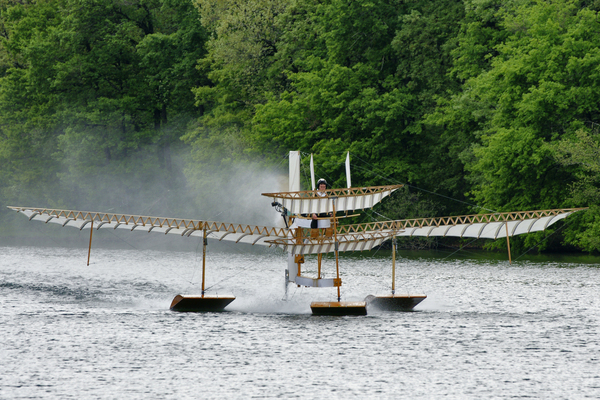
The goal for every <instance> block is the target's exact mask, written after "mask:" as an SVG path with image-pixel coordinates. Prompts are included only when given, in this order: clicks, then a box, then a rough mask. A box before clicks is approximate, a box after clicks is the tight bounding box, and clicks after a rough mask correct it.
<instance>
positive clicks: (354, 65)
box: [0, 0, 600, 251]
mask: <svg viewBox="0 0 600 400" xmlns="http://www.w3.org/2000/svg"><path fill="white" fill-rule="evenodd" d="M598 4H600V3H598V2H597V1H595V0H590V1H588V0H581V1H578V0H544V1H542V0H539V1H538V0H536V1H527V0H510V1H504V2H501V1H498V0H465V1H458V0H437V1H432V0H414V1H410V2H408V1H402V0H356V1H351V2H349V1H344V0H323V1H321V0H319V1H317V0H250V1H243V0H193V1H191V0H133V1H123V0H117V1H109V0H28V1H17V0H0V201H1V202H2V203H13V202H15V203H18V204H24V203H30V202H31V201H33V200H32V199H34V200H35V201H37V202H38V203H39V204H40V205H49V206H57V207H61V206H65V207H66V206H71V207H92V206H95V205H99V206H101V207H115V206H116V207H118V208H119V209H120V210H121V211H127V210H130V211H131V212H139V209H140V207H142V209H143V210H150V209H152V208H153V207H156V208H158V207H157V206H155V204H157V202H158V203H160V209H163V210H164V209H167V210H169V209H173V210H186V212H189V213H192V212H195V210H196V209H198V208H204V207H205V206H206V204H207V199H208V198H209V197H215V196H216V198H218V199H219V200H218V204H214V206H215V207H217V208H218V207H219V206H221V207H224V208H227V209H228V210H230V209H233V208H235V206H234V200H235V199H234V198H230V197H231V196H233V195H232V194H230V193H229V192H227V193H228V195H227V198H224V197H225V196H221V198H219V197H218V195H219V194H220V193H222V190H221V189H222V186H223V185H222V183H223V182H225V181H227V182H232V186H234V187H233V188H232V189H238V190H239V189H240V188H241V187H243V188H246V187H253V182H255V181H256V180H260V179H259V176H261V175H265V176H267V175H266V174H265V173H264V171H265V170H272V169H278V168H280V166H281V165H282V158H283V156H284V155H285V154H287V152H288V151H289V150H300V151H302V152H303V153H304V154H308V153H313V154H314V156H315V164H316V165H318V166H320V167H321V168H322V171H323V176H326V177H327V178H328V181H329V182H330V183H331V184H332V185H333V186H337V187H340V186H343V185H345V175H344V168H343V158H344V157H345V154H346V152H347V151H350V153H351V158H352V160H353V165H354V167H355V168H354V169H353V183H354V184H355V185H371V184H374V185H380V184H386V183H390V182H393V183H399V182H402V183H407V184H409V185H411V188H413V189H415V188H420V189H423V190H422V191H421V192H420V194H419V195H417V194H415V193H414V192H411V193H409V194H406V197H405V198H403V199H402V200H397V201H395V202H391V203H390V205H389V206H388V208H387V209H385V211H386V213H387V212H389V213H390V214H392V215H405V214H407V213H410V212H412V211H411V210H413V208H414V210H413V211H415V212H418V213H423V214H428V215H429V214H437V215H439V214H441V213H445V214H467V213H472V212H480V211H481V210H483V209H487V210H490V209H492V210H498V211H503V210H522V209H542V208H556V207H561V206H574V205H577V206H592V209H591V210H590V211H589V212H587V213H586V214H582V216H577V217H575V218H572V220H573V221H574V222H573V223H571V222H570V221H571V218H569V221H568V223H567V225H566V226H565V227H564V228H559V229H557V232H558V233H560V235H559V234H558V233H557V234H554V235H552V240H555V241H554V242H548V241H547V240H542V239H543V237H544V236H543V235H541V236H540V235H538V236H536V235H527V236H526V237H524V238H523V239H516V241H515V248H516V249H519V248H520V249H527V248H529V247H531V246H533V245H537V242H539V241H540V240H542V241H543V243H542V244H540V245H539V246H538V247H540V246H541V247H543V246H552V247H553V246H556V243H557V242H560V241H562V242H563V244H568V245H575V246H578V247H579V248H582V249H585V250H588V251H594V250H598V249H599V248H600V247H599V246H600V243H599V242H598V241H597V239H596V238H597V237H598V236H599V235H597V231H598V230H600V228H599V227H598V226H599V225H598V224H599V223H598V222H597V221H600V218H598V215H599V214H598V211H597V210H596V208H594V207H595V206H594V204H596V203H597V202H598V197H600V192H598V184H599V181H598V179H599V178H598V176H599V171H598V168H597V163H595V160H597V152H598V139H597V136H596V135H597V133H596V130H595V127H597V125H598V123H600V122H599V121H598V119H599V111H598V110H600V107H599V106H598V103H599V100H600V98H599V96H600V94H599V93H600V87H599V85H600V79H599V73H598V71H599V69H598V65H600V50H599V49H600V30H598V9H599V8H600V7H599V6H598ZM268 176H269V182H267V183H268V184H270V185H273V183H272V181H273V180H276V178H274V177H273V176H271V175H268ZM233 182H235V183H233ZM262 184H263V183H261V185H262ZM411 190H412V189H411ZM173 193H177V195H173ZM157 198H158V200H157ZM166 198H169V199H172V200H166ZM417 203H423V204H422V206H416V204H417ZM411 207H412V208H411ZM380 211H381V210H380ZM249 213H250V212H248V214H249ZM415 216H416V215H415ZM494 246H504V244H502V243H500V242H498V243H496V244H494ZM541 247H540V248H541Z"/></svg>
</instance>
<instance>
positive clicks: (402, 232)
mask: <svg viewBox="0 0 600 400" xmlns="http://www.w3.org/2000/svg"><path fill="white" fill-rule="evenodd" d="M586 209H587V208H573V209H557V210H540V211H518V212H512V213H494V214H476V215H466V216H461V217H444V218H421V219H412V220H399V221H397V223H398V228H399V230H398V233H397V234H396V236H426V237H431V236H453V237H470V238H478V239H479V238H481V239H499V238H505V237H506V234H507V229H506V228H507V225H508V236H516V235H521V234H524V233H531V232H537V231H543V230H545V229H546V228H548V227H549V226H550V225H552V224H554V223H555V222H557V221H560V220H561V219H564V218H566V217H568V216H569V215H571V214H573V213H574V212H577V211H581V210H586Z"/></svg>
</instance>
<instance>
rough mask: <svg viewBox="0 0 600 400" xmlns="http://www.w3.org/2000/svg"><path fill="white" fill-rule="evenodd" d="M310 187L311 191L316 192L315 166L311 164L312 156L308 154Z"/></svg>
mask: <svg viewBox="0 0 600 400" xmlns="http://www.w3.org/2000/svg"><path fill="white" fill-rule="evenodd" d="M310 186H311V188H312V190H316V189H317V188H316V187H315V164H314V163H313V155H312V153H311V154H310Z"/></svg>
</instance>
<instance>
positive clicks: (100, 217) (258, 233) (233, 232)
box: [8, 207, 288, 246]
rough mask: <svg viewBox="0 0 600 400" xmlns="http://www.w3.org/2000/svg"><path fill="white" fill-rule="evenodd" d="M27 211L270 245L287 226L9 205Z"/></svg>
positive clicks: (66, 220) (63, 220) (46, 217)
mask: <svg viewBox="0 0 600 400" xmlns="http://www.w3.org/2000/svg"><path fill="white" fill-rule="evenodd" d="M8 208H10V209H12V210H14V211H17V212H19V213H22V214H24V215H25V216H27V217H28V218H29V220H30V221H33V220H35V221H42V222H45V223H54V224H59V225H62V226H69V227H73V228H77V229H79V230H83V229H91V228H92V229H127V230H130V231H134V230H135V231H145V232H154V233H163V234H165V235H166V234H171V235H179V236H188V237H189V236H198V237H203V235H204V231H206V237H207V238H209V239H216V240H224V241H232V242H236V243H246V244H251V245H263V246H271V245H272V244H271V243H267V242H266V240H268V239H275V238H285V237H287V234H288V230H287V229H285V228H276V227H268V226H255V225H243V224H232V223H226V222H216V221H202V220H195V219H185V218H164V217H148V216H141V215H128V214H110V213H101V212H91V211H74V210H56V209H48V208H30V207H8Z"/></svg>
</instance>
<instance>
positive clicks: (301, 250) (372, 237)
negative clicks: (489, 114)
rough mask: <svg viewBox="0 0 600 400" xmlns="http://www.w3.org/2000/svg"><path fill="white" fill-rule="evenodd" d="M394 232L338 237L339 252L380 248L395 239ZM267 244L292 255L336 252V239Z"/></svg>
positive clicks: (308, 238)
mask: <svg viewBox="0 0 600 400" xmlns="http://www.w3.org/2000/svg"><path fill="white" fill-rule="evenodd" d="M393 234H394V232H393V231H377V232H369V231H365V232H362V233H348V234H343V235H337V244H338V251H365V250H371V249H372V248H373V247H375V246H379V245H380V244H382V243H383V242H385V241H386V240H388V239H391V238H392V237H393ZM267 242H269V243H272V244H273V245H275V246H277V247H280V248H282V249H284V250H286V251H288V252H290V253H292V254H319V253H332V252H334V251H335V246H336V242H335V238H334V237H322V236H321V237H317V238H311V237H302V238H301V240H300V241H298V240H297V239H295V238H289V239H276V240H267Z"/></svg>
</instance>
